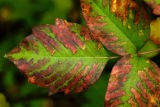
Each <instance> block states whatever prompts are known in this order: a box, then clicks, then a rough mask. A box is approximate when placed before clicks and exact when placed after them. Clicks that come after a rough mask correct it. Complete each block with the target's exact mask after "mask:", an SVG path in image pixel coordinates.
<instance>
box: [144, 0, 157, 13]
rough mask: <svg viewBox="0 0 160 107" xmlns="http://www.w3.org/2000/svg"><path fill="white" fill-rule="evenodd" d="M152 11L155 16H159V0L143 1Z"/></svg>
mask: <svg viewBox="0 0 160 107" xmlns="http://www.w3.org/2000/svg"><path fill="white" fill-rule="evenodd" d="M144 1H145V2H146V3H147V4H148V5H149V6H150V7H151V8H152V9H153V13H154V14H155V15H160V0H144Z"/></svg>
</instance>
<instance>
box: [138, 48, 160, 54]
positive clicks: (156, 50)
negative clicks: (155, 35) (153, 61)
mask: <svg viewBox="0 0 160 107" xmlns="http://www.w3.org/2000/svg"><path fill="white" fill-rule="evenodd" d="M158 51H160V49H155V50H152V51H147V52H142V53H138V55H145V54H149V53H153V52H158Z"/></svg>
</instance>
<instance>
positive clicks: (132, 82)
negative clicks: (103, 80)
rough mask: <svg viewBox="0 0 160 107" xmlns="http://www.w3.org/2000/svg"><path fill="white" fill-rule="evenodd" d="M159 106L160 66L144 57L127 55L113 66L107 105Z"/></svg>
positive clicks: (106, 106)
mask: <svg viewBox="0 0 160 107" xmlns="http://www.w3.org/2000/svg"><path fill="white" fill-rule="evenodd" d="M113 106H122V107H131V106H132V107H159V106H160V68H159V67H158V66H157V65H156V64H155V63H154V62H152V61H151V60H148V59H145V58H144V57H137V56H134V57H133V56H130V55H128V56H125V57H123V58H122V59H120V60H119V61H118V62H117V64H116V65H115V66H114V67H113V69H112V72H111V77H110V80H109V83H108V88H107V92H106V96H105V107H113Z"/></svg>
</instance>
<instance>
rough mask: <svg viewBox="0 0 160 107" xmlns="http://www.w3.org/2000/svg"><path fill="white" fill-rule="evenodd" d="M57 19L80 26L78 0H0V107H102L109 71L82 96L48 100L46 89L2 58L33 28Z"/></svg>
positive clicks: (55, 97)
mask: <svg viewBox="0 0 160 107" xmlns="http://www.w3.org/2000/svg"><path fill="white" fill-rule="evenodd" d="M57 17H58V18H62V19H66V20H68V21H70V22H76V23H83V22H84V21H83V18H82V15H81V8H80V0H0V107H7V105H8V104H9V105H10V107H103V104H104V96H105V91H106V88H107V81H108V78H109V71H110V69H109V68H106V70H105V72H104V73H103V74H102V76H101V78H100V79H99V80H98V81H97V82H96V84H94V85H93V86H92V87H91V88H89V89H88V90H87V91H85V92H82V93H79V94H69V95H64V94H63V93H58V94H55V95H52V96H48V89H45V88H41V87H37V86H35V85H33V84H30V83H28V81H27V78H26V77H25V76H24V75H23V74H22V73H21V72H20V71H19V70H18V69H17V68H16V67H15V65H14V64H13V63H12V62H10V61H9V60H7V59H5V58H3V56H4V55H5V53H7V52H9V51H10V50H11V49H13V48H15V46H16V45H18V44H19V43H20V42H21V41H22V40H23V39H24V37H26V36H27V35H29V34H31V33H32V27H33V26H38V25H41V24H54V20H55V18H57ZM83 24H84V23H83ZM110 68H111V66H110ZM108 69H109V70H108ZM107 71H108V72H107ZM4 96H5V97H6V101H7V102H6V101H4ZM6 103H7V104H6Z"/></svg>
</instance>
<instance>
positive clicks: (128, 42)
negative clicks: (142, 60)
mask: <svg viewBox="0 0 160 107" xmlns="http://www.w3.org/2000/svg"><path fill="white" fill-rule="evenodd" d="M81 2H82V5H81V6H82V11H83V16H84V18H85V20H86V23H87V25H88V26H89V28H90V30H91V31H92V32H93V33H94V36H95V37H97V39H99V40H100V41H101V42H102V43H103V45H104V46H105V47H106V48H107V49H109V50H110V51H112V52H113V53H116V54H119V55H126V54H134V53H136V51H137V49H138V50H139V49H141V48H142V47H143V45H144V43H145V42H146V40H148V39H149V22H150V20H149V17H148V14H147V12H146V11H145V9H144V7H142V6H140V7H139V6H138V5H137V3H136V2H134V1H133V0H81Z"/></svg>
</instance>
